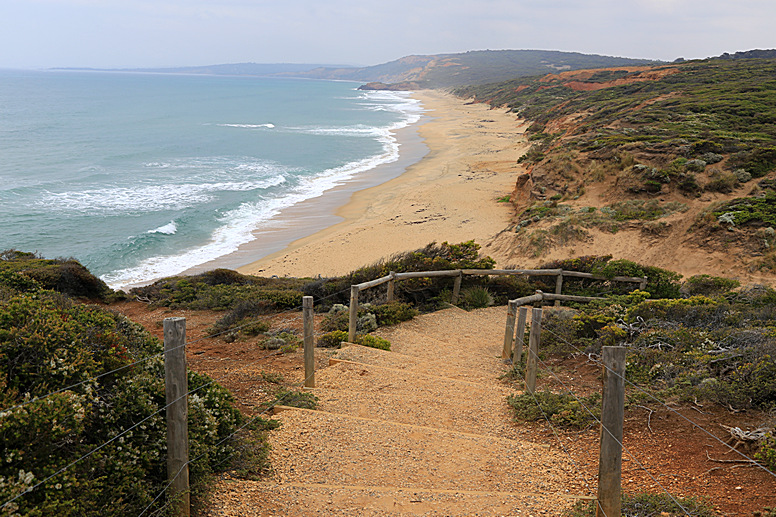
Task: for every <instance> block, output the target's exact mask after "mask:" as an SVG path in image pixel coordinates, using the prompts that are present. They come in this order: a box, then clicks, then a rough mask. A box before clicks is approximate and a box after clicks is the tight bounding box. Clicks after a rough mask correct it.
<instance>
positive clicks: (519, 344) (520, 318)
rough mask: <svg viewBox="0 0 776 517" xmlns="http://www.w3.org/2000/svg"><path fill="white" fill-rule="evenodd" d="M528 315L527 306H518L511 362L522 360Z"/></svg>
mask: <svg viewBox="0 0 776 517" xmlns="http://www.w3.org/2000/svg"><path fill="white" fill-rule="evenodd" d="M527 317H528V307H520V308H519V309H518V312H517V331H516V334H515V351H514V353H513V354H512V364H515V365H519V364H520V363H521V362H522V360H523V342H524V341H525V320H526V319H527Z"/></svg>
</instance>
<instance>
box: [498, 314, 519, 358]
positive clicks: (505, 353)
mask: <svg viewBox="0 0 776 517" xmlns="http://www.w3.org/2000/svg"><path fill="white" fill-rule="evenodd" d="M516 310H517V307H515V303H514V302H512V301H510V302H509V304H508V305H507V327H506V329H504V348H503V349H502V350H501V358H502V359H509V356H510V355H511V353H512V340H513V338H514V335H515V312H516Z"/></svg>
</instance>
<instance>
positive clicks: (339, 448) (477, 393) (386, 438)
mask: <svg viewBox="0 0 776 517" xmlns="http://www.w3.org/2000/svg"><path fill="white" fill-rule="evenodd" d="M505 317H506V309H505V308H504V307H495V308H489V309H482V310H478V311H472V312H468V313H467V312H464V311H461V310H460V309H448V310H445V311H440V312H437V313H433V314H427V315H423V316H419V317H417V318H415V319H414V320H412V321H410V322H406V323H404V324H402V325H399V326H396V327H392V328H388V329H381V330H380V331H379V332H378V334H379V335H381V336H382V337H385V338H386V339H389V340H390V341H391V343H392V346H391V348H392V351H391V352H385V351H381V350H376V349H371V348H364V347H360V346H357V345H350V346H345V347H344V348H343V349H341V350H340V351H339V352H338V353H337V354H336V355H335V356H334V357H333V359H332V361H331V363H332V364H331V366H330V367H328V368H325V369H323V370H320V371H318V372H316V383H317V384H316V388H315V390H314V393H315V394H316V396H318V398H319V400H320V404H319V408H318V410H316V411H310V410H300V409H290V410H287V411H282V412H280V413H279V414H278V418H279V419H280V420H281V421H282V422H283V425H282V426H281V427H280V428H279V429H278V430H276V431H273V432H272V433H271V444H272V455H271V461H272V465H273V468H274V473H273V474H272V476H271V477H270V478H269V479H265V480H262V481H248V480H241V479H236V478H227V479H224V480H222V481H220V482H219V484H218V486H217V488H216V491H215V494H214V497H213V500H212V504H211V508H210V510H209V513H208V515H209V516H212V517H215V516H241V517H242V516H254V515H255V516H259V515H261V516H264V515H266V516H270V515H277V516H281V515H282V516H307V515H311V516H313V515H314V516H328V515H365V516H383V515H429V516H436V515H439V516H442V515H445V516H454V515H455V516H476V515H480V516H496V515H518V516H539V515H560V514H561V513H562V511H563V509H564V508H567V507H569V506H571V505H572V504H573V503H574V502H575V500H576V499H577V496H578V495H581V494H584V493H585V489H584V487H583V486H582V485H581V483H580V481H579V480H578V476H576V475H575V473H574V468H573V465H571V463H570V462H569V461H568V460H567V458H566V457H565V456H564V455H563V454H562V453H560V452H556V451H555V450H550V449H549V448H547V447H546V446H542V445H538V444H534V443H531V442H526V441H522V440H521V439H520V437H519V435H518V433H517V432H516V430H515V429H514V426H513V425H512V423H511V417H510V414H509V412H508V408H507V405H506V402H505V398H506V396H507V395H508V394H510V393H511V392H512V390H511V389H507V387H506V386H505V385H504V384H503V383H502V382H500V381H499V380H498V377H499V376H500V375H501V374H503V373H504V371H505V369H506V366H505V365H504V364H503V363H502V361H501V358H500V355H501V347H502V344H503V325H504V321H505Z"/></svg>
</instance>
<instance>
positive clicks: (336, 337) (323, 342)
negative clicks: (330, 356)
mask: <svg viewBox="0 0 776 517" xmlns="http://www.w3.org/2000/svg"><path fill="white" fill-rule="evenodd" d="M347 340H348V333H347V332H346V331H343V330H334V331H332V332H329V333H327V334H324V335H322V336H321V337H320V338H318V346H319V347H326V348H338V347H339V346H340V344H342V343H343V342H347ZM353 341H354V343H355V344H357V345H361V346H368V347H370V348H379V349H380V350H390V349H391V342H390V341H388V340H387V339H383V338H381V337H378V336H372V335H370V334H356V337H355V338H354V339H353Z"/></svg>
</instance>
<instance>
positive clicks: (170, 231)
mask: <svg viewBox="0 0 776 517" xmlns="http://www.w3.org/2000/svg"><path fill="white" fill-rule="evenodd" d="M177 231H178V225H177V224H175V221H170V222H169V223H167V224H165V225H162V226H160V227H159V228H155V229H153V230H148V231H147V232H146V233H163V234H165V235H175V232H177Z"/></svg>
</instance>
